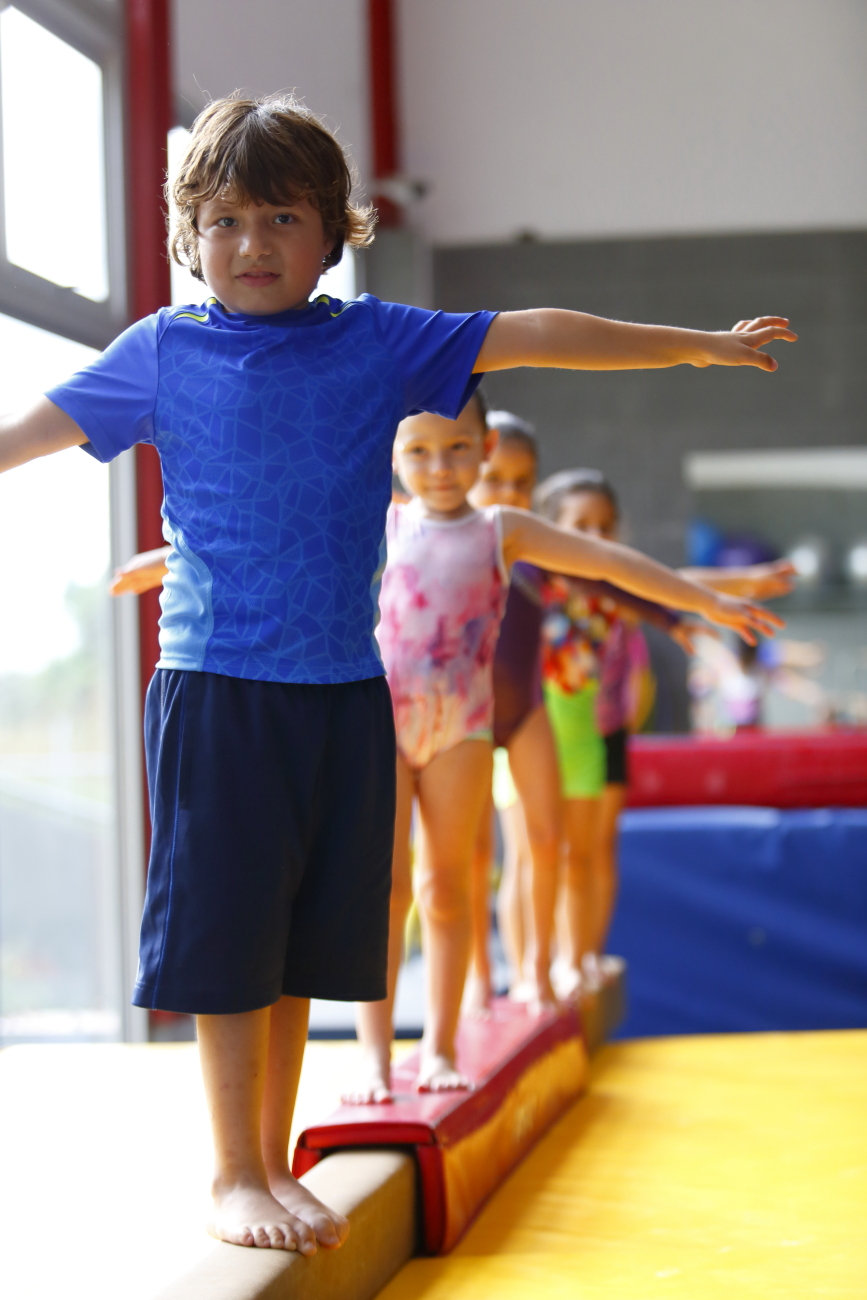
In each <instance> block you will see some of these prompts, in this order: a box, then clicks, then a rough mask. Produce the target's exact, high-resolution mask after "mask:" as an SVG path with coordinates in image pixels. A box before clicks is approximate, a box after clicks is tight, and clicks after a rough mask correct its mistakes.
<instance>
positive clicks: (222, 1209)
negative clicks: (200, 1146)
mask: <svg viewBox="0 0 867 1300" xmlns="http://www.w3.org/2000/svg"><path fill="white" fill-rule="evenodd" d="M212 1195H213V1198H214V1212H213V1215H212V1216H211V1219H210V1221H209V1223H208V1232H209V1233H210V1234H211V1236H212V1237H216V1238H217V1240H218V1241H228V1242H230V1243H231V1244H232V1245H233V1246H259V1247H266V1248H271V1249H274V1250H297V1251H298V1253H299V1254H300V1255H315V1254H316V1233H315V1231H314V1229H313V1227H312V1226H311V1225H310V1224H308V1223H305V1222H304V1221H303V1220H302V1219H301V1217H300V1216H298V1215H297V1214H293V1213H292V1212H291V1211H290V1210H289V1209H288V1207H287V1206H285V1205H283V1204H281V1202H280V1201H279V1200H276V1199H275V1197H274V1196H272V1194H271V1192H270V1191H269V1190H268V1187H267V1186H265V1185H263V1184H261V1183H258V1182H255V1181H253V1180H252V1179H244V1180H238V1181H237V1182H226V1181H217V1182H215V1183H214V1186H213V1188H212ZM347 1226H348V1225H347Z"/></svg>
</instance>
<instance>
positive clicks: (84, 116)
mask: <svg viewBox="0 0 867 1300" xmlns="http://www.w3.org/2000/svg"><path fill="white" fill-rule="evenodd" d="M0 80H2V87H3V100H2V106H3V172H4V189H5V204H6V256H7V258H8V259H9V261H10V262H14V264H15V265H16V266H21V267H24V269H25V270H27V271H32V272H33V273H34V274H35V275H41V276H43V278H44V279H46V280H53V281H54V283H55V284H61V285H64V286H66V287H69V288H71V289H74V290H75V291H76V292H77V293H80V294H83V295H84V297H86V298H92V299H94V300H95V301H96V302H103V301H104V300H105V299H106V298H107V297H108V251H107V243H106V214H105V160H104V143H103V116H102V72H101V70H100V68H99V66H98V64H96V63H94V62H93V60H92V59H88V58H86V57H85V55H83V54H81V53H80V52H79V51H78V50H76V49H73V47H72V46H71V45H67V43H66V42H65V41H62V40H60V38H59V37H57V36H54V35H53V34H52V33H51V32H49V31H47V30H46V29H45V28H44V27H41V26H40V25H39V23H35V22H33V20H32V19H31V18H28V17H26V15H24V14H23V13H21V12H20V10H18V9H15V8H9V9H4V10H3V11H2V12H0ZM46 177H50V178H51V185H50V187H48V188H46V183H45V178H46Z"/></svg>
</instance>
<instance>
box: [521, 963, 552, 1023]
mask: <svg viewBox="0 0 867 1300" xmlns="http://www.w3.org/2000/svg"><path fill="white" fill-rule="evenodd" d="M529 984H530V988H531V993H530V997H529V998H528V999H527V1010H528V1011H529V1012H530V1015H532V1016H542V1015H544V1014H545V1012H546V1011H556V1009H557V994H556V993H555V992H554V989H553V988H552V987H551V979H550V976H549V975H548V971H547V970H544V971H542V972H538V971H537V972H536V975H535V976H534V977H533V979H532V980H530V981H529Z"/></svg>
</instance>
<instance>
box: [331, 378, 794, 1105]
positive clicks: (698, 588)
mask: <svg viewBox="0 0 867 1300" xmlns="http://www.w3.org/2000/svg"><path fill="white" fill-rule="evenodd" d="M495 438H496V435H495V434H493V433H489V431H488V429H487V427H486V425H485V421H484V417H483V414H482V411H481V408H480V406H479V405H478V403H476V402H474V401H472V400H471V402H470V403H469V404H468V406H467V407H466V408H465V409H464V411H463V412H462V413H461V415H460V416H459V417H458V419H457V420H446V419H443V418H442V417H440V416H434V415H429V414H424V415H418V416H413V417H411V418H410V419H408V420H405V421H404V422H403V423H402V424H401V426H400V428H399V430H398V436H397V439H396V443H395V467H396V469H397V471H398V473H399V474H400V478H401V480H402V482H403V483H404V485H405V486H406V488H407V489H408V490H409V492H410V493H411V494H412V497H413V500H412V501H411V502H410V503H409V505H395V506H392V510H391V518H390V521H389V548H390V549H389V555H388V563H387V565H386V568H385V573H384V575H383V582H382V592H381V597H380V607H381V611H382V619H381V624H380V628H379V630H378V637H379V641H380V646H381V649H382V655H383V661H384V663H385V666H386V670H387V672H388V676H389V684H390V686H391V689H392V693H393V699H394V702H395V721H396V730H397V748H398V758H397V799H398V806H397V817H396V823H395V853H394V867H393V893H392V911H391V943H390V953H389V983H388V988H389V995H388V997H387V998H386V999H384V1000H383V1001H382V1002H375V1003H364V1004H360V1005H359V1010H358V1030H359V1038H360V1040H361V1043H362V1046H363V1048H364V1050H365V1053H366V1066H365V1073H364V1077H363V1079H362V1080H361V1081H360V1083H359V1084H358V1086H357V1087H356V1088H354V1089H353V1090H351V1091H350V1092H349V1093H348V1094H347V1099H349V1100H354V1101H383V1100H387V1099H388V1098H389V1097H390V1095H391V1094H390V1052H391V1038H392V1024H391V1016H392V1007H393V1001H394V991H395V988H396V983H397V972H398V968H399V965H400V957H401V938H402V931H403V922H404V919H405V916H406V912H407V910H408V907H409V903H410V871H409V831H410V821H411V811H412V804H413V799H414V798H415V799H417V800H418V808H419V828H420V847H421V851H420V862H419V869H418V873H417V885H418V901H419V910H420V915H421V922H422V936H423V943H424V948H425V955H426V971H427V1000H426V1015H425V1032H424V1038H423V1040H422V1051H421V1066H420V1073H419V1077H418V1081H417V1086H418V1087H419V1088H420V1089H422V1090H440V1089H448V1088H463V1087H466V1086H467V1081H466V1079H465V1078H464V1076H463V1075H462V1074H461V1073H460V1071H459V1069H458V1067H457V1064H456V1060H455V1033H456V1029H457V1022H458V1017H459V1014H460V1005H461V996H462V993H463V988H464V981H465V978H466V972H467V964H468V958H469V945H470V891H469V882H470V863H471V859H472V852H473V846H474V843H475V838H476V833H477V829H478V823H479V818H480V816H481V813H482V810H483V808H484V806H485V803H486V800H487V796H488V791H489V789H490V782H491V765H492V748H493V685H492V662H493V651H494V646H495V643H496V636H497V632H498V630H499V625H500V621H501V619H502V613H503V606H504V604H505V598H506V589H507V576H508V572H509V571H510V569H511V566H512V565H513V564H514V563H515V562H516V561H518V560H526V561H529V562H530V563H533V564H536V565H539V566H543V567H545V568H549V569H554V570H556V571H557V572H565V573H572V574H576V575H578V574H585V575H587V576H588V577H592V578H610V579H612V580H614V581H616V582H617V583H618V584H620V585H621V586H623V587H626V588H631V589H632V590H634V591H635V592H636V593H637V594H641V595H644V596H647V597H649V598H651V599H653V598H656V599H660V600H664V601H665V602H666V603H668V604H671V605H680V606H682V607H684V608H687V609H691V610H694V611H695V612H699V613H704V614H705V615H706V616H708V617H710V618H712V619H713V620H714V621H716V622H721V623H723V624H725V625H728V626H732V627H735V628H736V629H737V630H739V631H740V632H741V634H742V635H744V636H746V637H747V638H750V637H751V636H752V635H753V633H752V631H751V629H752V628H756V629H758V630H761V631H770V630H772V629H773V628H774V627H775V626H777V625H778V624H779V620H778V619H775V618H774V616H772V615H768V614H766V613H765V611H763V610H761V609H759V608H757V607H756V606H753V605H749V604H747V603H745V602H742V601H736V600H731V599H729V598H726V597H720V596H717V595H716V594H715V593H714V592H712V591H711V590H710V589H709V588H707V587H704V586H703V585H701V584H699V583H695V582H691V581H688V580H684V579H682V578H680V577H679V576H678V575H677V574H675V573H672V572H671V571H670V570H668V569H666V568H664V566H662V565H658V564H656V563H655V562H654V561H652V560H649V559H648V558H647V557H645V556H642V555H639V554H638V552H636V551H631V550H629V548H627V547H623V546H619V545H617V544H612V543H608V542H604V541H600V540H598V539H596V538H591V537H585V536H582V535H580V534H576V533H570V532H567V531H566V530H565V529H561V528H558V527H557V526H555V525H553V524H551V523H549V522H547V521H545V520H542V519H539V518H537V517H536V516H534V515H532V514H530V513H528V512H527V511H524V510H517V509H514V508H511V507H508V506H503V507H495V508H493V509H491V510H484V511H477V510H474V508H473V507H472V506H471V505H470V503H469V502H468V500H467V494H468V493H469V491H470V489H471V488H472V486H473V484H474V482H475V480H476V477H477V475H478V471H479V466H480V465H481V463H482V461H483V460H484V459H485V457H486V454H488V453H490V451H491V449H492V447H493V443H494V441H495ZM551 901H552V903H553V900H551ZM546 926H547V928H548V929H550V917H548V918H541V925H540V928H541V929H542V930H544V929H545V927H546ZM546 985H547V980H546ZM542 992H543V993H544V995H545V996H544V1000H546V1001H550V1000H552V998H553V995H552V993H551V990H550V985H547V987H546V988H545V989H544V990H542Z"/></svg>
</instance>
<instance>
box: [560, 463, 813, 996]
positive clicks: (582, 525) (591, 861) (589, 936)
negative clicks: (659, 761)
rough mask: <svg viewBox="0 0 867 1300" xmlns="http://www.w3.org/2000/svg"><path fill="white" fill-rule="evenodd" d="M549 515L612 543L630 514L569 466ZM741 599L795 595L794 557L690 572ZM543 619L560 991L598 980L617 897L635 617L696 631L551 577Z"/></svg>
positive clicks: (687, 644)
mask: <svg viewBox="0 0 867 1300" xmlns="http://www.w3.org/2000/svg"><path fill="white" fill-rule="evenodd" d="M536 501H537V505H538V508H539V509H540V511H541V512H542V513H543V514H544V515H545V516H546V517H547V518H549V519H551V520H552V521H554V522H556V523H557V524H559V525H560V526H561V527H564V528H568V529H572V530H575V531H577V532H583V533H587V534H590V535H593V536H596V537H602V538H607V539H612V538H614V537H616V535H617V532H618V527H619V516H620V509H619V504H618V500H617V496H616V494H615V492H614V489H613V488H612V487H611V485H610V483H608V482H607V480H606V479H605V478H604V477H603V475H602V474H600V473H599V472H598V471H597V470H567V471H563V472H562V473H560V474H555V475H553V476H552V477H551V478H549V479H547V480H546V482H545V483H543V484H542V485H541V486H540V488H539V490H538V493H537V497H536ZM681 573H682V574H684V576H688V577H692V578H697V579H699V580H702V581H704V582H706V583H708V584H712V585H713V586H714V587H715V588H716V589H717V590H721V591H728V592H732V593H737V594H740V595H750V596H762V597H767V596H772V595H779V594H781V593H782V592H784V591H786V590H788V588H789V586H790V585H791V575H792V566H791V565H790V564H788V563H787V562H782V563H779V564H770V565H752V566H748V567H746V568H743V569H735V568H731V569H717V570H710V571H709V570H695V569H693V570H689V569H684V570H681ZM545 600H546V606H547V614H546V618H545V621H544V626H543V640H544V647H545V648H544V653H543V675H544V679H545V686H544V691H545V700H546V705H547V708H548V712H549V716H550V719H551V723H552V726H553V730H554V734H555V737H556V741H557V750H558V757H559V760H560V766H561V776H562V789H563V800H564V802H563V807H564V842H565V845H566V854H565V856H566V872H565V880H566V891H565V899H564V902H565V906H564V909H563V919H564V924H563V926H561V934H560V941H559V943H558V949H559V951H558V962H557V969H556V971H555V984H556V987H557V989H558V992H559V993H560V994H561V995H562V996H569V995H571V994H572V993H573V992H574V991H575V990H576V988H577V987H578V986H579V984H580V983H581V982H582V981H583V982H584V983H587V984H589V985H590V986H591V987H592V986H593V985H594V984H595V983H597V982H598V980H599V977H600V968H599V957H598V954H600V953H603V952H604V951H605V941H606V937H607V934H608V929H609V927H610V924H611V917H612V913H613V908H614V901H615V897H616V892H617V864H616V841H617V823H618V819H619V815H620V812H621V810H622V808H623V804H624V801H625V797H626V790H627V781H628V773H627V766H626V740H627V734H628V731H629V729H630V723H631V722H632V720H633V717H634V713H635V701H634V699H633V698H632V697H633V695H634V682H635V677H636V674H637V673H640V672H641V671H642V667H643V666H644V665H645V664H646V646H645V645H644V642H643V638H642V636H641V632H640V629H639V628H638V627H637V624H636V619H637V618H641V619H643V620H644V621H646V622H652V623H654V624H655V625H656V626H659V627H661V628H663V629H664V630H666V631H667V632H668V634H669V635H670V636H672V637H673V638H674V639H675V640H676V641H678V642H679V643H680V644H681V646H682V647H683V648H684V649H685V650H687V651H688V652H690V651H691V650H692V637H693V632H694V628H693V627H690V625H688V624H686V623H683V622H682V621H680V620H678V619H677V618H676V617H675V616H673V615H672V614H671V613H670V611H667V610H664V609H662V608H660V607H659V606H653V605H651V604H646V605H645V607H644V608H643V609H641V608H639V607H638V605H637V604H636V603H635V602H633V601H623V600H620V599H617V602H616V604H614V603H613V602H612V601H611V600H610V599H609V598H608V596H606V595H603V597H602V599H599V597H598V594H597V596H596V597H594V596H592V595H590V594H589V592H588V588H587V585H586V584H582V583H580V582H575V581H574V580H568V581H564V580H562V579H551V580H550V581H549V582H548V583H546V587H545Z"/></svg>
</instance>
